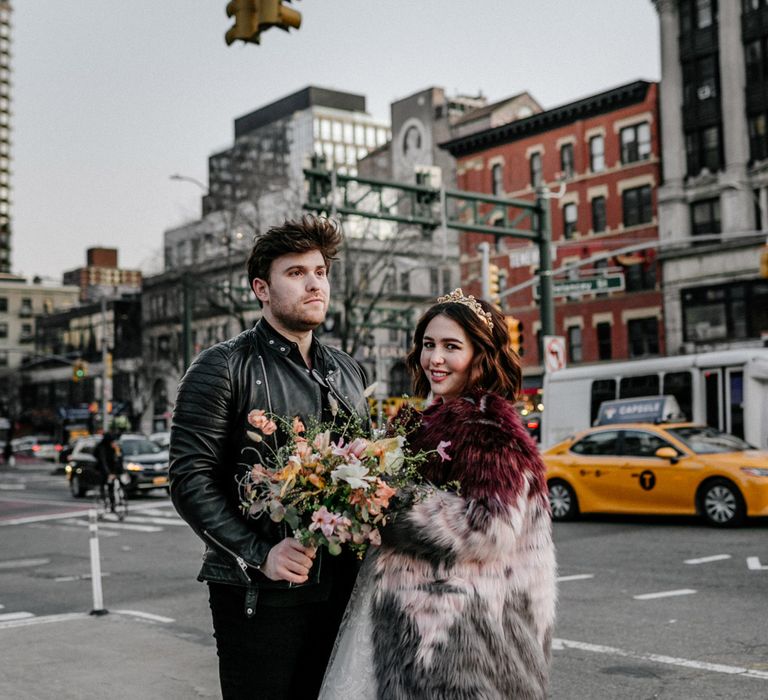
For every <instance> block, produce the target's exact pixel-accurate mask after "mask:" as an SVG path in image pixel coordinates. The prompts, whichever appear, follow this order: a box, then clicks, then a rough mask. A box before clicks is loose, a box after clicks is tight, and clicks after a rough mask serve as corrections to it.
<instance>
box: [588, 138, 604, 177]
mask: <svg viewBox="0 0 768 700" xmlns="http://www.w3.org/2000/svg"><path fill="white" fill-rule="evenodd" d="M589 169H590V170H591V171H592V172H593V173H599V172H602V171H603V170H605V139H604V138H603V137H602V136H593V137H592V138H591V139H589Z"/></svg>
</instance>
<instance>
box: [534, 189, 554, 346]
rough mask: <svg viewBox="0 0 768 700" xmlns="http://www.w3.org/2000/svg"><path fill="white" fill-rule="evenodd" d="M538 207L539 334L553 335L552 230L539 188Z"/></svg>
mask: <svg viewBox="0 0 768 700" xmlns="http://www.w3.org/2000/svg"><path fill="white" fill-rule="evenodd" d="M536 206H537V208H538V212H537V220H538V226H537V229H538V234H539V238H538V244H539V280H540V283H541V299H540V300H539V313H540V315H541V335H542V337H543V336H545V335H555V302H554V296H553V294H552V254H551V244H552V231H551V230H550V228H549V199H547V198H546V197H545V196H544V192H543V191H542V190H539V191H538V192H537V196H536Z"/></svg>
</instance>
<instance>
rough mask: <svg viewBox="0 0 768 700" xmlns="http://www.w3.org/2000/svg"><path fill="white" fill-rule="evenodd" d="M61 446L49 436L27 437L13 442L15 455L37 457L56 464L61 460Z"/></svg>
mask: <svg viewBox="0 0 768 700" xmlns="http://www.w3.org/2000/svg"><path fill="white" fill-rule="evenodd" d="M61 447H62V446H61V444H60V443H57V442H55V441H54V440H53V438H50V437H48V436H47V435H25V436H24V437H20V438H15V439H13V440H11V450H12V451H13V454H15V455H18V456H20V457H36V458H37V459H46V460H51V461H52V462H55V461H57V460H58V459H59V452H61Z"/></svg>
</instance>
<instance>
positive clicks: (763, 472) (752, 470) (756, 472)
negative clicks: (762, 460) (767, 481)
mask: <svg viewBox="0 0 768 700" xmlns="http://www.w3.org/2000/svg"><path fill="white" fill-rule="evenodd" d="M741 471H743V472H746V473H747V474H749V475H750V476H768V469H763V468H762V467H742V468H741Z"/></svg>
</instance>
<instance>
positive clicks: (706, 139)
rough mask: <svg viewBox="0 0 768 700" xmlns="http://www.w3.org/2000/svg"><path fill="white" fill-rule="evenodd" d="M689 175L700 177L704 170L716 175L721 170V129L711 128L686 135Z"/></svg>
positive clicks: (717, 127)
mask: <svg viewBox="0 0 768 700" xmlns="http://www.w3.org/2000/svg"><path fill="white" fill-rule="evenodd" d="M685 151H686V161H687V166H688V175H698V174H699V173H700V172H701V171H702V170H703V169H704V168H706V169H707V170H709V172H711V173H714V172H717V171H718V170H719V169H720V164H721V157H720V127H719V126H709V127H707V128H705V129H699V130H697V131H692V132H690V133H687V134H686V135H685Z"/></svg>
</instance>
